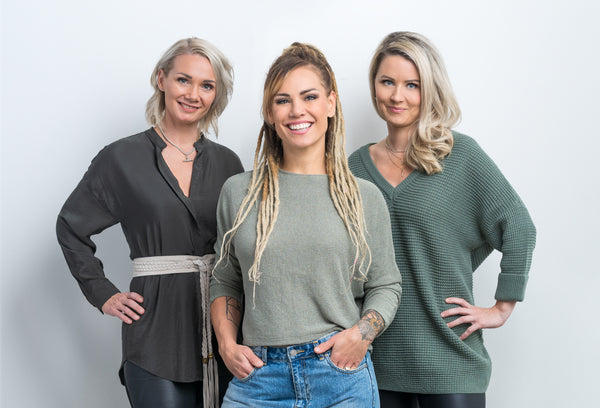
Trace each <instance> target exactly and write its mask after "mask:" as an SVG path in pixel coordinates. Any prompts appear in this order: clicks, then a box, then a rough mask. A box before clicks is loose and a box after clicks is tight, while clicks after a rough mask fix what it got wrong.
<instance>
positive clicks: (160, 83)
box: [156, 69, 165, 92]
mask: <svg viewBox="0 0 600 408" xmlns="http://www.w3.org/2000/svg"><path fill="white" fill-rule="evenodd" d="M164 80H165V70H164V69H161V70H159V71H158V75H156V85H157V86H158V89H160V90H161V91H163V92H164V91H165V87H164V85H163V82H164Z"/></svg>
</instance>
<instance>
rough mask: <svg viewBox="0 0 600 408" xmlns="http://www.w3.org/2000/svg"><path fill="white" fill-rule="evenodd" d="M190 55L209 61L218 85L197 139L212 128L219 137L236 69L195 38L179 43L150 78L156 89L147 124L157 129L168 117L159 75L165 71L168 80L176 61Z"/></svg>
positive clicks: (148, 109)
mask: <svg viewBox="0 0 600 408" xmlns="http://www.w3.org/2000/svg"><path fill="white" fill-rule="evenodd" d="M190 54H191V55H200V56H202V57H205V58H207V59H208V61H209V62H210V65H211V66H212V69H213V72H214V74H215V79H216V81H217V86H216V95H215V100H214V101H213V103H212V105H211V106H210V108H209V109H208V111H207V112H206V115H204V117H202V119H200V121H199V122H198V138H200V137H201V136H202V134H203V133H204V132H207V131H208V129H209V128H211V127H212V128H213V130H214V132H215V135H216V136H218V133H219V130H218V128H217V120H218V118H219V115H221V113H222V112H223V111H224V110H225V107H226V106H227V104H228V103H229V99H230V97H231V94H232V92H233V67H232V66H231V63H230V62H229V60H228V59H227V58H226V57H225V55H223V53H221V51H219V50H218V49H217V47H215V46H214V45H212V44H211V43H209V42H208V41H206V40H202V39H200V38H195V37H192V38H185V39H183V40H179V41H177V42H176V43H175V44H173V45H172V46H171V47H170V48H169V49H168V50H167V51H166V52H165V53H164V54H163V56H162V57H161V58H160V60H158V62H157V63H156V66H155V67H154V70H153V71H152V75H151V76H150V84H151V85H152V88H154V94H153V95H152V96H151V97H150V99H149V100H148V103H147V104H146V120H147V121H148V123H149V124H150V125H152V126H156V125H158V124H160V121H161V120H162V118H163V115H164V113H165V93H164V92H163V91H161V90H160V89H159V88H158V73H159V72H160V70H163V72H164V74H165V76H166V75H169V72H170V71H171V69H172V68H173V64H174V63H175V58H177V57H178V56H180V55H190Z"/></svg>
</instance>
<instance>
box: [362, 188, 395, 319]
mask: <svg viewBox="0 0 600 408" xmlns="http://www.w3.org/2000/svg"><path fill="white" fill-rule="evenodd" d="M357 181H358V183H359V185H360V187H361V195H362V199H363V207H364V212H365V221H366V224H367V242H368V244H369V248H370V249H371V267H370V269H369V273H368V275H367V281H366V282H365V283H364V293H365V297H364V301H363V307H362V308H363V310H362V312H363V313H364V312H365V311H366V310H369V309H373V310H375V311H377V312H378V313H379V314H380V315H381V317H383V319H384V321H385V327H386V328H387V327H388V326H389V325H390V324H391V323H392V320H393V319H394V316H395V315H396V311H397V309H398V305H399V304H400V296H401V294H402V289H401V281H402V279H401V276H400V271H398V266H397V265H396V260H395V256H394V246H393V241H392V230H391V227H390V226H391V223H390V215H389V212H388V209H387V206H386V204H385V200H384V199H383V197H382V195H381V193H380V191H379V190H378V189H377V187H375V186H374V185H372V184H371V183H368V182H366V181H364V180H360V179H359V180H357Z"/></svg>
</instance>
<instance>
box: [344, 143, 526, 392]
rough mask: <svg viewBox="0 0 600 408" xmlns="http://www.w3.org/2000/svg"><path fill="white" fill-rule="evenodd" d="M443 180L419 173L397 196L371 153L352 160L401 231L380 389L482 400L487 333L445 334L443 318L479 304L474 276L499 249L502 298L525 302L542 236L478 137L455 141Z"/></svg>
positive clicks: (376, 354) (396, 235)
mask: <svg viewBox="0 0 600 408" xmlns="http://www.w3.org/2000/svg"><path fill="white" fill-rule="evenodd" d="M454 138H455V143H454V147H453V149H452V153H451V154H450V155H449V156H448V157H446V158H445V159H444V160H443V171H442V172H441V173H438V174H435V175H431V176H428V175H426V174H425V173H422V172H419V171H413V172H412V173H410V174H409V176H408V177H407V178H406V179H405V180H404V181H403V182H402V183H400V184H399V185H398V186H396V188H393V187H392V186H391V185H390V184H389V183H388V182H387V181H386V180H385V179H384V178H383V176H382V175H381V174H380V173H379V171H378V170H377V168H376V167H375V165H374V163H373V161H372V159H371V156H370V154H369V150H368V149H369V145H367V146H363V147H362V148H360V149H359V150H357V151H356V152H354V153H353V154H352V155H351V156H350V158H349V163H350V168H351V170H352V172H353V173H354V174H355V175H356V176H358V177H361V178H364V179H366V180H369V181H371V182H373V183H374V184H375V185H376V186H378V187H379V189H380V190H381V191H382V192H383V195H384V198H385V200H386V202H387V205H388V208H389V211H390V217H391V222H392V235H393V240H394V248H395V253H396V262H397V264H398V268H399V269H400V272H401V273H402V277H403V283H402V287H403V294H402V304H401V305H400V308H399V309H398V312H397V314H396V318H395V320H394V321H393V322H392V325H391V326H390V327H389V328H388V330H387V331H386V332H385V333H383V335H382V336H380V337H379V338H377V339H376V340H375V342H374V343H373V363H374V365H375V372H376V375H377V381H378V384H379V388H381V389H384V390H390V391H403V392H414V393H429V394H442V393H483V392H485V391H486V388H487V386H488V383H489V379H490V374H491V362H490V358H489V356H488V353H487V351H486V349H485V347H484V344H483V337H482V332H481V330H479V331H477V332H475V333H473V334H471V336H469V337H468V338H467V339H466V340H464V341H463V340H460V339H459V336H460V334H462V332H464V330H465V329H466V327H467V326H466V325H461V326H458V327H455V328H453V329H449V328H448V327H447V326H446V323H448V322H449V321H451V320H454V319H455V318H456V317H455V316H454V317H449V318H445V319H444V318H442V317H441V316H440V313H441V312H442V311H444V310H446V309H449V308H452V307H456V305H449V304H446V303H445V301H444V300H445V299H446V298H448V297H460V298H464V299H466V300H467V301H468V302H469V303H471V304H473V303H474V299H473V272H474V271H475V269H477V267H478V266H479V265H480V264H481V262H483V260H484V259H485V258H486V257H487V256H488V255H489V254H490V252H491V251H492V250H493V249H497V250H498V251H500V252H502V261H501V263H500V269H501V273H500V274H499V276H498V285H497V289H496V299H498V300H517V301H521V300H523V297H524V293H525V286H526V283H527V275H528V271H529V266H530V263H531V255H532V252H533V248H534V246H535V227H534V225H533V223H532V221H531V218H530V216H529V214H528V212H527V209H526V208H525V206H524V205H523V203H522V201H521V200H520V199H519V196H518V195H517V194H516V193H515V191H514V190H513V188H512V187H511V186H510V184H509V183H508V182H507V180H506V179H505V178H504V176H503V175H502V173H501V172H500V170H499V169H498V168H497V167H496V165H495V164H494V163H493V162H492V160H491V159H490V158H489V157H488V156H487V155H486V154H485V153H484V152H483V150H482V149H481V148H480V147H479V145H478V144H477V143H476V142H475V141H474V140H473V139H471V138H470V137H468V136H465V135H462V134H459V133H454Z"/></svg>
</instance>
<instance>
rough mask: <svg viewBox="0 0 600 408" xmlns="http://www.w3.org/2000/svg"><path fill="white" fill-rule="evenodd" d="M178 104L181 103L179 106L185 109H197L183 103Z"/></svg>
mask: <svg viewBox="0 0 600 408" xmlns="http://www.w3.org/2000/svg"><path fill="white" fill-rule="evenodd" d="M179 103H181V106H183V107H184V108H186V109H197V108H196V107H195V106H190V105H186V104H185V103H183V102H179Z"/></svg>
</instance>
